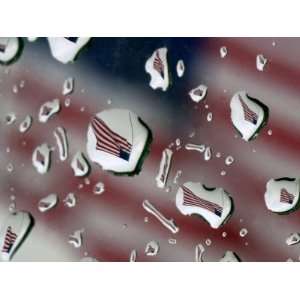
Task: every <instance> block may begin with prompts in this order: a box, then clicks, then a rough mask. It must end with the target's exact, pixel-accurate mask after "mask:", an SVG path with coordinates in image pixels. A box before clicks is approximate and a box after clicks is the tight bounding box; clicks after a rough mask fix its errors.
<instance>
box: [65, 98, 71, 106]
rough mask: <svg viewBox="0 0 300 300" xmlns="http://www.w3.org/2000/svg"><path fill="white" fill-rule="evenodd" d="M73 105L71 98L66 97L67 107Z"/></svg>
mask: <svg viewBox="0 0 300 300" xmlns="http://www.w3.org/2000/svg"><path fill="white" fill-rule="evenodd" d="M70 105H71V99H70V98H66V99H65V107H69V106H70Z"/></svg>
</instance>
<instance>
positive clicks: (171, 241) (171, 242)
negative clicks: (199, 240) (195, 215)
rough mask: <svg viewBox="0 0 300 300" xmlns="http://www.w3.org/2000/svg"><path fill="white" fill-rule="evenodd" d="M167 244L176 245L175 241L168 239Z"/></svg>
mask: <svg viewBox="0 0 300 300" xmlns="http://www.w3.org/2000/svg"><path fill="white" fill-rule="evenodd" d="M168 243H169V244H171V245H175V244H176V243H177V241H176V239H168Z"/></svg>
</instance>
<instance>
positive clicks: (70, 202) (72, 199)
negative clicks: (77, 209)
mask: <svg viewBox="0 0 300 300" xmlns="http://www.w3.org/2000/svg"><path fill="white" fill-rule="evenodd" d="M63 202H64V204H65V206H67V207H74V206H75V205H76V202H77V199H76V196H75V195H74V194H73V193H69V194H68V195H67V196H66V198H65V199H64V200H63Z"/></svg>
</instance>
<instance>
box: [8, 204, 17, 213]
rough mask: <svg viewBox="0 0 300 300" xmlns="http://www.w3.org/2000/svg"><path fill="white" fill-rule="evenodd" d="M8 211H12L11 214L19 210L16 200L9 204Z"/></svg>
mask: <svg viewBox="0 0 300 300" xmlns="http://www.w3.org/2000/svg"><path fill="white" fill-rule="evenodd" d="M8 211H9V212H10V213H11V214H15V213H16V211H17V205H16V202H14V201H13V202H11V203H10V204H9V206H8Z"/></svg>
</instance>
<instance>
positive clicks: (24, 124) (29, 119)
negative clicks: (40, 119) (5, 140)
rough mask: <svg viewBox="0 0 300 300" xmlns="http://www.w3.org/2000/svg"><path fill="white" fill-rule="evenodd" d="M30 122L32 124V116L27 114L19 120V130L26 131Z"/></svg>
mask: <svg viewBox="0 0 300 300" xmlns="http://www.w3.org/2000/svg"><path fill="white" fill-rule="evenodd" d="M31 124H32V117H31V116H29V115H27V116H26V117H25V119H24V120H23V121H22V122H21V124H20V126H19V131H20V132H22V133H24V132H26V131H28V130H29V129H30V127H31Z"/></svg>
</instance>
